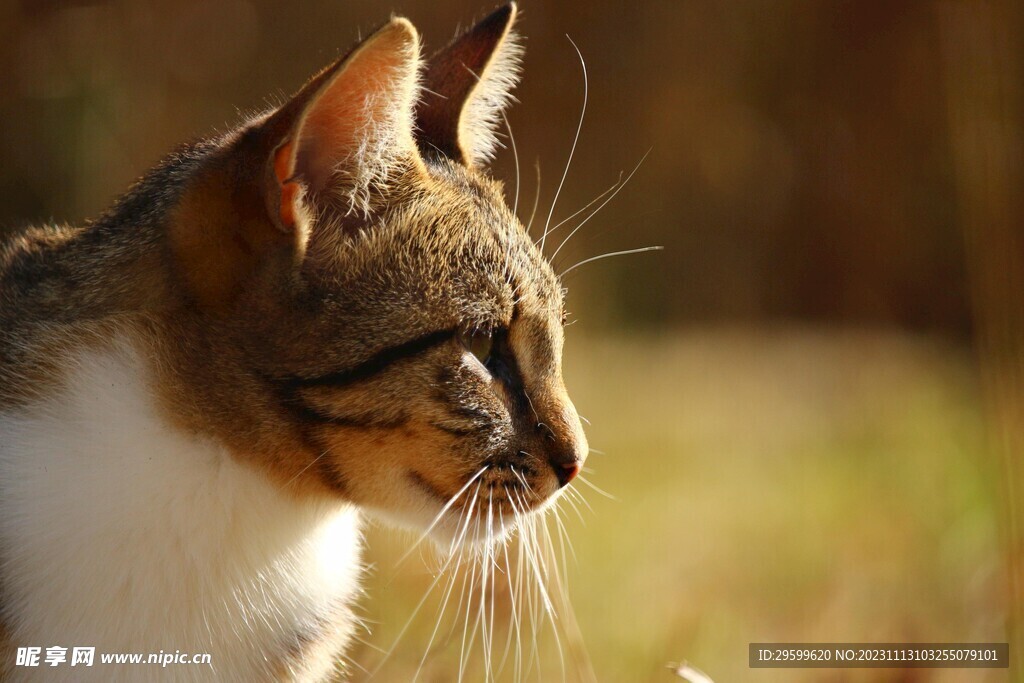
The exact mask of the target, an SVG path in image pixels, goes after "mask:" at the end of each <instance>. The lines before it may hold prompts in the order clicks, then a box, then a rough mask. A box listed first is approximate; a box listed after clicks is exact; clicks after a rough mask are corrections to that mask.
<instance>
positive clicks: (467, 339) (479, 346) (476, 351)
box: [459, 330, 494, 365]
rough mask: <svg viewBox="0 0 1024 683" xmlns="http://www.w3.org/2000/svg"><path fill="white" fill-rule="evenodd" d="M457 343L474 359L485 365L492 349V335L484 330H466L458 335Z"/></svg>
mask: <svg viewBox="0 0 1024 683" xmlns="http://www.w3.org/2000/svg"><path fill="white" fill-rule="evenodd" d="M459 341H460V342H462V345H463V346H465V347H466V350H467V351H469V352H470V353H471V354H473V355H474V356H476V359H477V360H478V361H480V362H481V363H483V364H484V365H487V361H488V360H489V359H490V357H491V351H492V350H493V349H494V335H493V334H492V333H491V332H490V331H485V330H466V331H464V332H460V333H459Z"/></svg>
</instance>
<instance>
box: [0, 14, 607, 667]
mask: <svg viewBox="0 0 1024 683" xmlns="http://www.w3.org/2000/svg"><path fill="white" fill-rule="evenodd" d="M515 14H516V10H515V7H514V6H513V5H508V6H506V7H503V8H501V9H499V10H497V11H496V12H495V13H494V14H492V15H491V16H489V17H488V18H486V19H485V20H483V21H482V22H481V23H479V24H478V25H476V26H475V27H473V28H472V29H470V30H469V31H468V32H466V33H465V34H463V35H462V36H460V37H458V38H457V39H456V40H455V41H454V42H453V43H452V44H451V45H449V46H448V47H447V48H445V49H443V50H441V51H440V52H438V53H437V54H436V55H435V56H434V57H432V58H430V59H426V60H422V59H421V57H420V40H419V37H418V35H417V32H416V30H415V29H414V28H413V26H412V24H410V23H409V22H408V21H407V20H405V19H402V18H394V19H392V20H391V21H389V22H388V23H387V24H385V25H384V26H383V27H381V28H380V29H379V30H377V31H376V32H374V33H373V34H372V35H371V36H370V37H368V38H367V39H366V40H364V41H362V42H361V43H360V44H359V45H357V46H356V47H355V48H354V49H353V50H352V51H351V52H350V53H349V54H348V55H347V56H345V57H344V58H342V59H340V60H339V61H337V62H336V63H334V64H332V65H331V66H329V67H327V68H326V69H324V70H323V71H321V72H320V73H319V74H317V75H316V76H314V77H313V78H312V79H311V80H310V81H309V82H308V83H307V84H306V85H305V86H304V87H303V88H302V89H301V90H300V91H299V92H298V93H297V94H296V95H295V96H294V97H293V98H292V99H290V100H289V101H288V102H286V103H285V104H284V105H283V106H281V107H278V108H276V109H274V110H272V111H269V112H266V113H264V114H262V115H259V116H257V117H255V118H253V119H251V120H248V121H246V122H244V123H243V124H242V125H240V126H239V127H237V128H236V129H234V130H232V131H230V132H228V133H226V134H223V135H218V136H216V137H212V138H208V139H204V140H200V141H198V142H195V143H192V144H188V145H185V146H183V147H181V148H179V149H178V150H177V151H176V152H174V153H173V154H171V155H170V156H168V157H167V158H166V159H165V160H164V161H163V162H162V163H160V164H159V165H158V166H157V167H156V168H154V169H153V170H151V171H150V172H149V173H147V174H146V175H145V176H144V177H143V178H142V179H141V180H140V181H139V182H138V183H137V184H136V185H135V186H134V187H133V188H132V189H131V190H130V191H129V192H128V193H127V194H126V195H124V196H123V197H122V198H121V199H120V200H119V201H118V202H117V203H116V204H115V205H114V206H113V208H112V209H111V210H110V211H109V212H107V213H106V214H104V215H103V216H102V217H100V218H99V219H98V220H95V221H93V222H90V223H87V224H85V225H83V226H80V227H71V226H48V227H41V228H32V229H28V230H25V231H23V232H21V233H20V234H17V235H15V236H14V237H13V238H11V239H10V240H8V241H7V243H6V244H5V245H4V246H3V248H2V251H0V556H2V563H0V591H2V593H0V606H2V612H0V616H2V633H3V642H4V651H3V653H2V656H3V664H2V667H3V672H4V678H5V680H47V681H55V680H75V681H83V680H102V681H113V680H181V679H184V680H196V679H202V680H228V681H246V682H250V681H269V680H274V681H277V680H289V681H321V680H329V679H331V678H333V677H335V676H337V675H339V673H343V671H344V669H345V665H344V664H342V662H343V660H344V653H345V650H346V645H347V643H348V641H349V640H350V638H351V635H352V630H353V624H354V617H353V614H352V605H353V600H354V597H355V595H356V593H357V591H358V586H359V574H360V521H361V518H362V517H363V515H364V514H370V515H377V516H380V517H384V518H387V519H389V520H392V521H394V522H397V523H398V524H401V525H407V526H412V527H414V528H419V529H421V530H422V529H426V528H427V527H428V526H429V527H430V532H431V535H432V536H433V537H434V538H435V539H437V540H439V541H441V542H442V543H448V542H451V541H452V540H453V539H454V540H456V541H459V540H462V541H463V542H467V541H465V534H463V535H462V536H461V537H457V536H458V532H459V527H460V524H462V526H463V527H464V525H465V524H466V523H468V522H460V520H462V519H463V517H465V518H466V519H467V520H468V519H470V518H471V519H475V520H477V522H476V523H477V524H479V523H480V521H479V520H481V519H484V516H485V514H486V523H487V524H490V525H492V526H494V525H495V523H494V522H493V521H492V519H497V518H498V515H497V513H496V512H495V514H494V515H493V517H492V516H491V515H490V514H487V513H485V510H484V505H483V500H484V496H483V494H480V495H478V496H474V497H473V498H472V499H469V497H468V496H463V497H462V499H461V500H459V501H458V503H457V504H452V502H451V501H453V500H454V499H455V498H457V494H458V493H459V492H460V491H463V490H465V489H466V487H467V484H468V483H470V482H472V481H473V479H474V478H476V486H477V489H476V490H477V491H481V490H482V491H487V492H488V499H489V505H492V506H493V510H496V511H502V510H503V511H504V515H503V518H504V519H510V518H511V517H513V514H512V513H513V506H515V507H516V508H525V509H527V510H532V511H536V510H538V509H541V508H543V507H544V506H546V505H548V504H550V502H551V501H552V500H553V498H554V497H555V496H557V495H558V494H559V492H560V491H561V490H564V489H563V487H564V486H565V485H566V484H567V483H568V482H569V481H570V480H572V479H573V477H574V476H575V475H576V474H577V473H578V472H579V470H580V467H581V465H582V463H583V460H584V457H585V455H586V453H587V450H588V449H587V442H586V438H585V436H584V434H583V430H582V428H581V425H580V420H579V417H578V415H577V413H576V410H575V409H574V407H573V405H572V403H571V402H570V401H569V398H568V396H567V395H566V391H565V388H564V385H563V381H562V373H561V367H560V357H561V354H562V342H563V331H562V327H563V302H562V291H561V288H560V285H559V281H558V279H557V278H556V276H555V275H554V274H553V272H552V270H551V268H550V267H549V265H548V263H547V261H546V260H545V259H544V258H543V256H542V254H541V253H540V251H539V250H538V249H537V247H536V246H535V245H534V243H533V242H532V241H531V239H530V238H529V236H528V234H527V232H526V231H525V229H524V228H523V226H522V225H521V224H520V223H519V221H518V220H517V218H516V217H515V216H514V215H513V213H512V212H511V211H510V210H509V209H508V208H507V206H506V204H505V201H504V199H503V190H502V187H501V186H500V185H499V184H498V183H497V182H496V181H494V180H492V179H491V178H490V177H489V176H488V175H487V173H486V171H485V170H484V164H485V163H486V161H487V160H488V159H489V158H490V156H491V154H492V152H493V151H494V149H495V146H496V139H495V127H496V124H497V122H498V121H500V120H501V118H502V109H503V107H504V106H505V105H506V103H507V102H508V101H509V99H510V96H509V90H510V88H511V87H512V86H513V85H514V83H515V81H516V79H517V69H518V58H519V54H520V48H519V47H518V45H517V43H516V40H515V36H514V34H513V33H512V24H513V22H514V19H515ZM481 487H482V488H481ZM515 501H519V503H518V504H516V503H515ZM467 506H469V507H468V508H467ZM520 511H522V509H520ZM504 531H505V530H504V529H494V530H493V532H494V533H493V535H500V534H501V533H503V532H504ZM51 645H52V646H63V647H67V648H72V647H77V646H92V647H95V648H96V651H97V652H98V653H102V652H138V653H155V652H159V651H165V652H174V651H180V652H184V653H210V655H211V660H212V661H211V665H209V666H185V665H177V666H168V667H166V668H160V667H158V666H149V667H145V666H142V667H139V666H128V665H122V666H116V665H111V664H107V665H103V664H101V663H100V661H99V659H98V657H97V660H96V662H95V664H94V665H93V666H92V667H85V666H77V667H71V666H69V664H68V663H65V664H63V665H61V666H57V667H48V666H46V665H45V662H44V663H43V665H42V666H41V667H37V668H32V667H25V666H17V665H16V663H15V660H16V655H15V652H16V648H18V647H24V646H41V647H43V648H44V653H45V647H48V646H51ZM69 653H70V650H69Z"/></svg>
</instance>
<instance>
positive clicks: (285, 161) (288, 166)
mask: <svg viewBox="0 0 1024 683" xmlns="http://www.w3.org/2000/svg"><path fill="white" fill-rule="evenodd" d="M293 148H294V144H293V143H292V142H286V143H285V144H283V145H281V147H280V148H279V149H278V150H277V152H275V153H274V177H275V178H277V182H278V184H279V185H280V186H281V207H280V215H281V223H283V224H284V225H285V227H288V228H294V227H295V224H296V223H297V222H298V220H297V218H296V211H297V209H298V207H297V206H296V203H297V202H298V199H299V190H300V187H299V184H298V183H296V182H295V181H293V180H291V178H292V177H293V175H294V173H293V168H292V167H293V166H294V154H292V149H293Z"/></svg>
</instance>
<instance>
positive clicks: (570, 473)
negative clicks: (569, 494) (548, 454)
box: [554, 460, 580, 486]
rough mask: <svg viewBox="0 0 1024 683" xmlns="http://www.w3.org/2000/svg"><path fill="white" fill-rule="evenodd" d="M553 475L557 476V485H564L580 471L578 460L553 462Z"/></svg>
mask: <svg viewBox="0 0 1024 683" xmlns="http://www.w3.org/2000/svg"><path fill="white" fill-rule="evenodd" d="M554 467H555V476H556V477H558V485H559V486H565V485H566V484H568V483H569V482H570V481H572V480H573V479H575V478H576V475H577V474H579V473H580V462H579V461H578V460H574V461H572V462H565V463H558V464H555V466H554Z"/></svg>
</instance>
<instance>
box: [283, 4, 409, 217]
mask: <svg viewBox="0 0 1024 683" xmlns="http://www.w3.org/2000/svg"><path fill="white" fill-rule="evenodd" d="M420 64H421V62H420V42H419V36H418V34H417V33H416V29H415V28H414V27H413V25H412V24H411V23H409V21H408V20H407V19H403V18H400V17H395V18H392V19H391V21H389V22H388V23H387V24H385V25H384V26H383V27H381V28H380V29H378V30H377V31H376V32H375V33H373V34H372V35H371V36H370V37H368V38H367V39H366V40H364V41H363V42H362V43H360V44H359V45H358V46H357V47H356V48H355V49H354V50H353V51H352V52H351V53H349V54H348V55H347V56H346V57H345V58H343V59H341V60H339V61H338V62H336V63H334V64H333V65H331V66H329V67H327V69H325V70H324V71H322V72H321V73H320V74H318V75H317V76H315V77H314V78H313V79H312V80H311V81H310V82H309V83H308V84H307V85H306V87H305V88H303V89H302V90H301V91H300V92H299V94H298V95H296V96H295V98H293V100H292V101H291V102H289V103H288V104H287V105H285V107H284V108H282V110H281V111H280V112H279V114H280V115H281V116H284V117H286V118H287V119H288V120H289V121H290V125H289V128H290V132H289V133H288V136H287V139H286V140H285V141H284V142H285V143H289V142H290V141H294V142H295V144H293V145H291V147H292V148H293V149H292V150H291V151H289V152H287V155H288V158H287V159H285V160H284V161H282V160H279V159H278V160H276V163H277V164H278V165H279V166H283V167H284V168H285V171H284V172H283V173H282V172H280V171H279V172H278V173H277V175H278V179H279V180H282V181H283V180H285V178H282V177H281V176H282V175H283V176H285V177H286V178H287V179H288V180H296V181H298V182H301V183H302V184H303V185H304V186H305V187H306V188H307V189H308V190H309V191H310V192H312V193H313V194H314V195H321V196H324V195H333V196H338V197H340V198H341V199H342V200H343V202H344V203H345V204H347V206H348V208H349V209H350V210H351V211H359V212H362V213H364V214H365V213H368V212H369V211H370V204H371V198H372V196H373V194H374V193H375V192H376V191H378V190H381V189H383V188H384V187H385V186H386V185H387V183H388V181H389V180H390V179H391V176H392V175H393V173H394V172H395V170H396V169H397V168H398V167H399V166H401V165H402V164H403V163H404V162H407V161H410V160H411V161H413V162H414V163H415V162H417V161H418V160H419V155H418V153H417V150H416V143H415V141H414V140H413V133H412V131H413V125H414V123H413V115H414V110H415V106H416V102H417V100H418V99H419V72H420ZM282 148H283V145H282Z"/></svg>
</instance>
